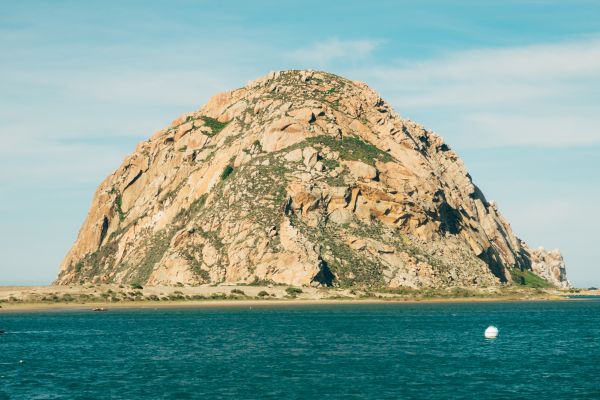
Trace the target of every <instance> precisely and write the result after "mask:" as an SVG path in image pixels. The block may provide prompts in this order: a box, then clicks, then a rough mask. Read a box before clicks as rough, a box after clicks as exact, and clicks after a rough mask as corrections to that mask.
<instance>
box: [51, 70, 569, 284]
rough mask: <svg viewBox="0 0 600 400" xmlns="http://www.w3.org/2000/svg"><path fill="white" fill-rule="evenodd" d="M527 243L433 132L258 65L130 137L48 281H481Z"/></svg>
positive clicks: (558, 270)
mask: <svg viewBox="0 0 600 400" xmlns="http://www.w3.org/2000/svg"><path fill="white" fill-rule="evenodd" d="M511 269H528V270H531V269H533V271H534V272H535V273H537V274H539V275H540V276H542V277H543V278H545V279H547V280H548V281H550V282H551V283H553V284H555V285H557V286H561V287H563V286H566V285H568V283H567V281H566V276H565V273H564V263H563V262H562V257H561V256H560V253H543V252H539V251H537V250H531V249H529V248H528V247H527V246H526V245H525V244H524V243H523V242H522V241H521V240H519V239H518V238H517V237H516V236H515V235H514V234H513V232H512V230H511V228H510V225H509V224H508V223H507V222H506V221H505V220H504V218H502V216H501V215H500V213H499V211H498V210H497V208H496V206H495V204H494V203H492V202H488V201H487V200H486V199H485V197H484V195H483V194H482V193H481V191H480V190H479V189H478V188H477V187H476V186H475V185H474V184H473V182H472V181H471V178H470V176H469V175H468V174H467V172H466V170H465V168H464V166H463V163H462V161H461V160H460V159H459V158H458V156H457V154H456V153H455V152H454V151H452V150H451V149H450V147H449V146H448V145H447V144H446V143H444V141H443V140H442V138H441V137H440V136H438V135H437V134H435V133H433V132H431V131H428V130H426V129H424V128H423V127H422V126H420V125H418V124H416V123H414V122H412V121H410V120H407V119H403V118H401V117H400V116H398V115H397V114H396V113H395V112H394V111H393V110H392V109H391V107H390V106H389V105H388V104H387V103H386V102H385V101H384V100H382V99H381V98H380V97H379V95H378V94H377V93H376V92H374V91H373V90H371V89H370V88H369V87H368V86H366V85H365V84H363V83H360V82H353V81H349V80H347V79H344V78H341V77H339V76H335V75H332V74H328V73H324V72H314V71H284V72H276V73H270V74H269V75H267V76H266V77H263V78H260V79H258V80H256V81H254V82H250V83H249V84H248V85H247V86H245V87H243V88H241V89H237V90H234V91H232V92H229V93H222V94H218V95H216V96H215V97H213V98H212V99H211V100H210V101H209V102H208V104H206V105H205V106H203V107H201V108H200V109H199V110H198V111H196V112H193V113H189V114H185V115H183V116H181V117H179V118H178V119H176V120H175V121H173V123H172V124H171V125H170V126H168V127H166V128H165V129H163V130H160V131H158V132H156V133H155V134H154V135H152V137H151V138H150V139H149V140H147V141H145V142H142V143H140V144H139V145H138V146H137V148H136V150H135V152H134V153H133V154H132V155H130V156H129V157H127V158H126V160H125V161H124V162H123V164H122V165H121V166H120V167H119V169H118V170H117V171H115V172H114V173H113V174H112V175H110V176H109V177H108V178H106V179H105V180H104V182H102V184H101V185H100V187H99V188H98V189H97V191H96V194H95V196H94V199H93V202H92V206H91V209H90V212H89V214H88V216H87V218H86V220H85V222H84V224H83V226H82V228H81V231H80V233H79V236H78V238H77V241H76V242H75V244H74V246H73V248H72V249H71V250H70V251H69V253H68V254H67V256H66V257H65V259H64V261H63V263H62V265H61V269H60V274H59V277H58V279H57V283H59V284H70V283H84V282H93V283H131V282H140V283H147V284H176V283H178V282H181V283H187V284H202V283H221V282H231V283H234V282H235V283H255V282H274V283H285V284H293V285H312V286H330V285H339V286H363V287H414V288H417V287H439V286H493V285H499V284H501V283H503V282H510V281H511Z"/></svg>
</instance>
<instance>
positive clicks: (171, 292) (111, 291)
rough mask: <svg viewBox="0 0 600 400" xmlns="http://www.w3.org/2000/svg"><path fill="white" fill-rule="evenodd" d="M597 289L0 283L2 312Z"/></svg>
mask: <svg viewBox="0 0 600 400" xmlns="http://www.w3.org/2000/svg"><path fill="white" fill-rule="evenodd" d="M573 294H577V295H589V296H593V295H600V291H583V292H574V291H570V292H569V291H558V290H554V289H539V288H528V287H519V286H506V287H492V288H477V289H475V288H448V289H421V290H416V289H382V290H368V289H340V288H313V287H303V288H296V287H290V286H279V285H267V286H245V285H201V286H147V287H141V286H138V285H134V286H129V285H82V286H0V313H2V312H26V311H45V310H62V309H65V310H67V309H68V310H93V309H104V310H109V309H116V308H182V307H232V306H233V307H235V306H241V307H259V306H263V305H269V306H271V305H317V304H321V305H322V304H369V303H371V304H372V303H390V302H397V303H411V302H476V301H481V302H483V301H532V300H563V299H567V298H569V296H571V295H573Z"/></svg>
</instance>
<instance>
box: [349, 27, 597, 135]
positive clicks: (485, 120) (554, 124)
mask: <svg viewBox="0 0 600 400" xmlns="http://www.w3.org/2000/svg"><path fill="white" fill-rule="evenodd" d="M352 74H353V75H354V76H358V77H360V79H363V80H365V81H367V82H370V83H371V84H372V85H373V86H374V87H375V88H377V89H379V90H381V91H382V92H383V93H384V95H385V96H386V97H387V98H388V99H389V100H390V101H391V102H392V103H393V104H394V106H396V107H397V109H398V111H399V112H400V113H401V114H406V113H408V114H409V115H408V116H409V117H411V116H413V115H411V114H415V115H418V116H421V117H423V116H427V115H428V114H436V115H437V117H436V118H438V119H437V120H436V122H437V123H438V124H437V125H436V126H435V128H436V129H439V130H440V131H441V132H442V133H443V134H446V135H451V136H453V138H454V137H456V138H457V139H456V140H458V141H459V143H461V144H463V145H473V144H477V145H484V146H496V145H541V146H563V145H582V144H587V143H598V142H600V128H599V127H600V115H599V114H598V113H597V111H596V110H598V108H599V107H600V98H599V96H598V95H597V93H600V38H597V37H596V38H586V39H581V40H578V41H570V42H562V43H556V44H547V45H532V46H524V47H513V48H503V49H483V50H475V51H462V52H457V53H453V54H446V55H443V56H440V57H437V58H433V59H428V60H424V61H417V62H414V61H413V62H410V63H408V62H402V63H400V62H398V63H396V65H394V66H391V67H390V66H376V65H374V66H371V67H370V68H363V69H360V70H354V71H353V72H352ZM440 115H444V116H445V118H446V120H445V122H444V121H442V123H441V124H440V123H439V122H440V119H439V116H440ZM425 122H426V121H425ZM459 130H460V132H459ZM475 138H476V139H477V140H473V139H475Z"/></svg>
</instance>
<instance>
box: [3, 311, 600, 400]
mask: <svg viewBox="0 0 600 400" xmlns="http://www.w3.org/2000/svg"><path fill="white" fill-rule="evenodd" d="M490 324H494V325H496V326H498V327H499V329H500V335H499V337H498V338H497V339H495V340H488V339H485V338H484V337H483V331H484V330H485V328H486V327H487V326H488V325H490ZM0 329H2V330H5V331H6V333H5V334H3V335H0V399H4V398H6V399H128V400H130V399H200V398H207V399H220V398H230V399H317V398H318V399H507V398H519V399H600V301H597V300H581V301H579V300H578V301H570V302H565V301H563V302H532V303H512V302H507V303H470V304H381V305H368V304H364V305H361V304H359V305H350V304H347V305H334V306H331V305H322V306H260V307H256V306H254V307H252V308H250V307H234V308H204V309H169V310H165V309H162V310H110V311H109V312H106V313H94V312H90V311H62V312H44V313H23V314H8V313H4V314H0ZM21 360H22V361H21Z"/></svg>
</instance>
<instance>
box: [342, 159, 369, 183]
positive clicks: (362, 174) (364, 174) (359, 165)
mask: <svg viewBox="0 0 600 400" xmlns="http://www.w3.org/2000/svg"><path fill="white" fill-rule="evenodd" d="M342 163H343V164H344V165H345V166H347V167H348V170H349V171H350V173H351V174H352V175H354V176H355V177H356V178H359V179H369V180H373V179H375V178H377V169H376V168H375V167H372V166H370V165H368V164H365V163H364V162H361V161H343V162H342Z"/></svg>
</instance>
